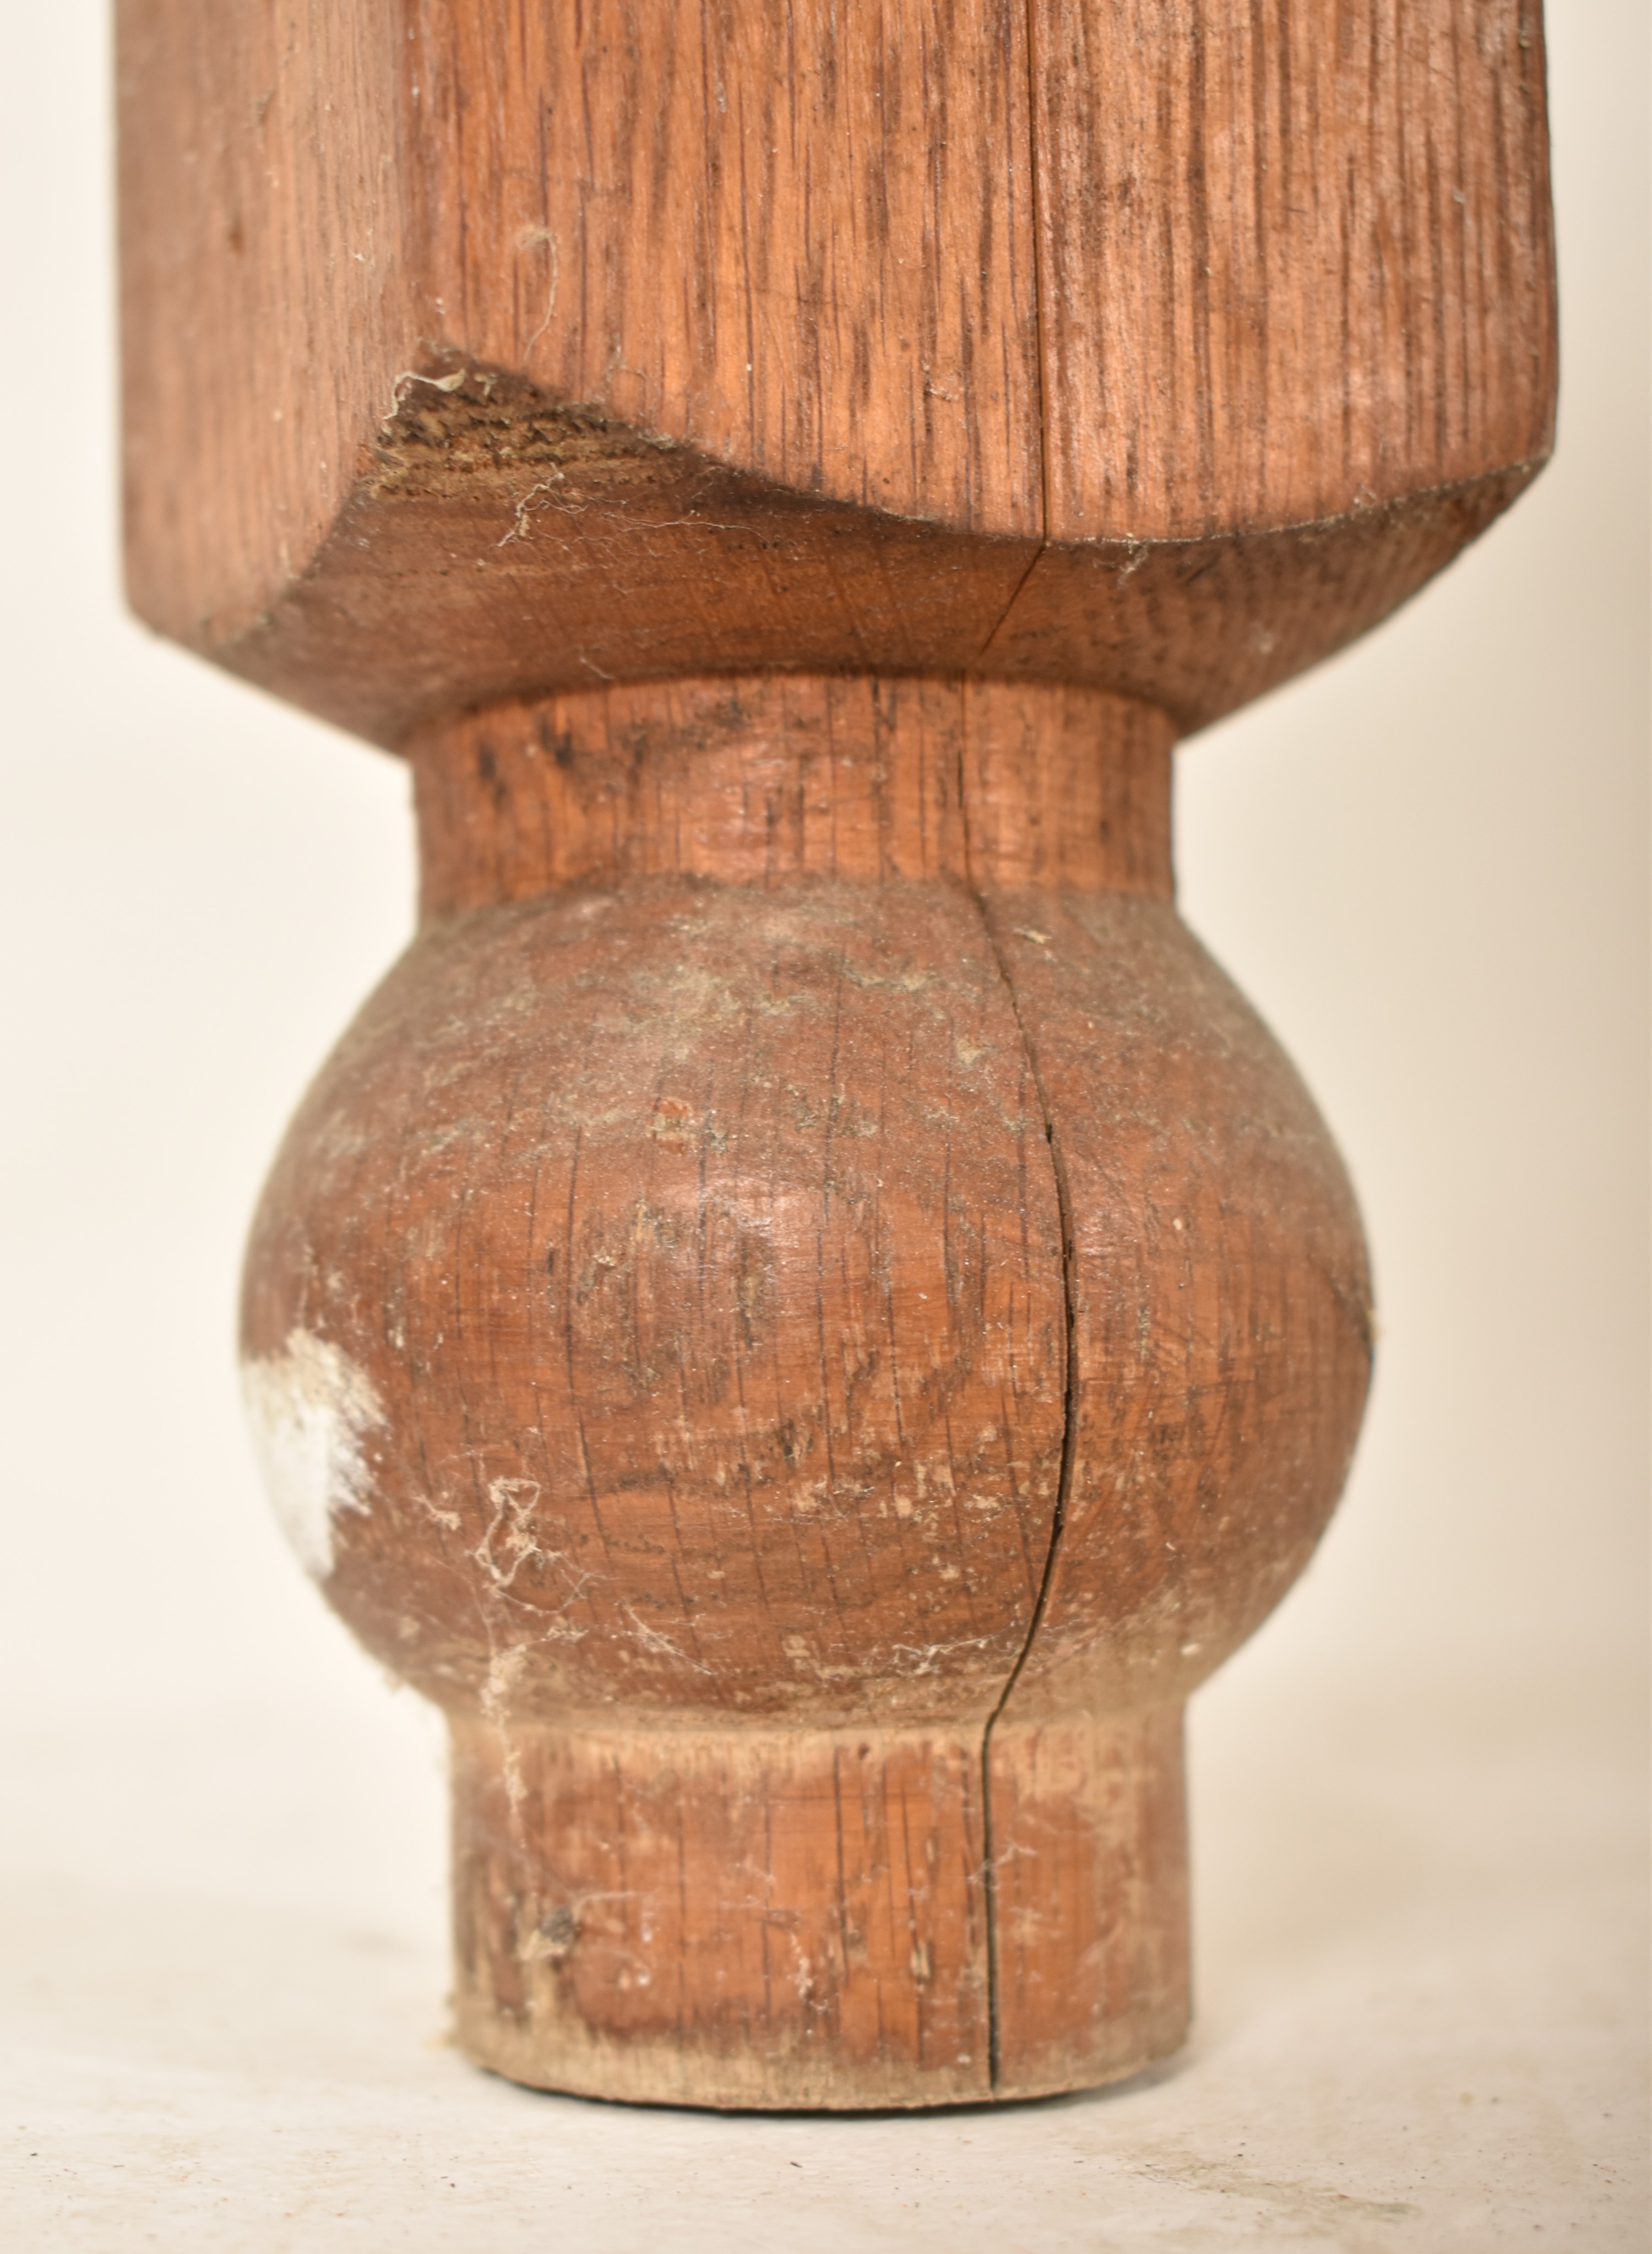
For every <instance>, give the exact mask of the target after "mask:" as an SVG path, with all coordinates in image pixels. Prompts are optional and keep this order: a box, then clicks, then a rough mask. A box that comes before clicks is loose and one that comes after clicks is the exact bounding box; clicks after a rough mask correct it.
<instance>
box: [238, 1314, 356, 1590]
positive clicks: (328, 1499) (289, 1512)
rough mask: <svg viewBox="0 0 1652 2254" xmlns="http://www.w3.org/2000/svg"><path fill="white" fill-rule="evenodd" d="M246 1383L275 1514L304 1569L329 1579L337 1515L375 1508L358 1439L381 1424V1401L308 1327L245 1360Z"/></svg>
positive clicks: (342, 1357)
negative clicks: (258, 1357) (263, 1356)
mask: <svg viewBox="0 0 1652 2254" xmlns="http://www.w3.org/2000/svg"><path fill="white" fill-rule="evenodd" d="M241 1383H242V1397H243V1398H244V1400H245V1402H246V1404H247V1421H248V1424H249V1425H251V1427H252V1441H253V1448H254V1451H255V1453H256V1455H257V1458H258V1464H259V1468H260V1469H261V1470H262V1473H263V1475H264V1484H265V1486H266V1487H267V1488H268V1489H269V1499H270V1501H271V1502H272V1503H274V1505H275V1509H276V1517H277V1518H278V1519H279V1520H280V1522H281V1526H282V1530H283V1533H284V1534H285V1535H286V1537H287V1539H288V1541H289V1542H290V1543H291V1544H292V1546H293V1548H294V1549H295V1550H296V1551H297V1553H298V1556H299V1558H301V1559H302V1560H303V1562H304V1570H305V1572H308V1573H310V1574H311V1575H312V1576H313V1577H314V1579H317V1580H318V1581H325V1579H326V1578H327V1576H328V1575H329V1574H330V1573H331V1572H332V1521H333V1516H334V1514H335V1513H336V1512H338V1511H340V1510H359V1511H361V1512H363V1513H365V1512H366V1511H367V1509H369V1508H370V1507H371V1496H372V1488H373V1478H372V1474H371V1472H370V1471H369V1470H368V1467H367V1458H366V1456H365V1455H364V1454H363V1453H362V1448H361V1443H362V1440H363V1439H364V1437H365V1436H366V1435H367V1433H368V1432H372V1431H373V1430H374V1427H375V1426H376V1425H382V1424H383V1422H384V1410H383V1406H382V1404H381V1402H380V1400H379V1397H378V1395H377V1394H376V1393H375V1392H374V1389H373V1382H372V1380H371V1379H370V1378H369V1377H368V1376H367V1372H366V1371H365V1370H363V1369H357V1368H356V1366H355V1364H354V1363H353V1362H352V1361H350V1360H349V1358H348V1356H347V1355H342V1354H340V1353H339V1349H338V1348H337V1347H336V1346H329V1345H328V1343H327V1341H325V1339H318V1338H317V1337H316V1336H315V1334H313V1333H312V1332H311V1331H305V1330H293V1331H289V1332H288V1334H287V1342H286V1344H285V1346H284V1347H283V1348H282V1350H281V1352H280V1353H279V1354H277V1355H270V1356H269V1359H268V1360H266V1361H262V1362H242V1366H241Z"/></svg>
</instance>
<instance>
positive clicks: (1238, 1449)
mask: <svg viewBox="0 0 1652 2254" xmlns="http://www.w3.org/2000/svg"><path fill="white" fill-rule="evenodd" d="M410 748H411V751H412V754H413V758H414V762H415V768H416V777H417V790H418V803H419V811H420V823H421V835H422V838H423V855H424V864H423V865H424V879H423V921H422V924H421V928H420V932H419V935H418V936H417V938H416V941H415V942H414V944H413V945H412V947H411V948H410V949H409V951H408V953H407V955H406V956H404V958H403V959H402V962H401V963H400V964H398V965H397V967H396V968H395V970H393V971H392V972H391V974H390V976H389V977H388V979H387V980H386V981H385V983H384V984H383V985H382V986H381V989H380V991H379V992H378V993H377V995H376V996H375V997H374V998H373V1000H372V1001H371V1002H370V1003H369V1004H368V1005H367V1009H366V1010H365V1011H364V1012H363V1013H362V1015H361V1017H360V1019H359V1020H358V1021H357V1023H356V1025H355V1026H353V1028H352V1030H351V1031H350V1033H348V1034H346V1037H345V1040H344V1041H343V1042H342V1043H341V1044H340V1046H339V1049H338V1050H337V1052H336V1053H335V1054H334V1056H333V1057H332V1060H331V1061H330V1062H329V1063H328V1065H327V1066H326V1067H325V1069H324V1071H323V1073H322V1075H321V1076H320V1078H319V1080H318V1082H317V1083H316V1085H315V1087H314V1088H313V1089H312V1090H311V1094H310V1095H309V1096H308V1098H307V1099H306V1101H305V1103H304V1106H303V1108H302V1110H300V1112H299V1114H298V1117H297V1119H296V1120H295V1122H294V1124H293V1126H292V1128H291V1130H290V1134H289V1136H288V1138H287V1141H286V1144H285V1146H284V1148H283V1152H282V1154H281V1157H280V1159H279V1160H278V1162H277V1165H276V1169H275V1173H274V1174H273V1176H272V1179H271V1181H270V1183H269V1188H268V1190H267V1192H266V1194H265V1197H264V1201H263V1205H262V1210H261V1212H260V1215H259V1218H258V1221H257V1223H256V1227H255V1234H254V1237H253V1242H252V1246H251V1250H250V1253H249V1256H248V1271H247V1284H246V1298H245V1316H244V1351H245V1355H246V1358H247V1380H248V1398H249V1401H250V1403H251V1404H252V1409H253V1414H254V1420H255V1426H256V1428H257V1429H258V1431H259V1432H260V1434H261V1437H262V1446H263V1450H264V1453H265V1457H266V1460H267V1463H268V1466H269V1474H270V1478H271V1481H272V1486H273V1488H274V1492H275V1495H276V1501H277V1503H278V1505H279V1506H280V1507H281V1509H282V1510H283V1517H284V1518H285V1519H286V1521H287V1523H288V1524H289V1528H290V1531H292V1532H293V1534H294V1536H295V1538H296V1540H297V1544H298V1546H299V1548H300V1551H301V1552H302V1553H303V1554H304V1557H305V1558H306V1561H307V1562H308V1563H309V1564H310V1565H311V1570H312V1571H313V1572H316V1574H317V1576H318V1579H321V1580H322V1582H323V1584H324V1586H325V1590H326V1593H327V1595H328V1597H329V1599H330V1600H331V1601H332V1603H333V1605H334V1606H335V1607H337V1609H338V1610H339V1612H340V1613H341V1614H343V1616H344V1617H345V1619H346V1620H347V1621H349V1623H350V1624H351V1626H352V1627H353V1628H354V1630H355V1631H356V1633H357V1634H358V1635H360V1637H361V1639H362V1640H363V1642H366V1643H367V1646H368V1647H369V1648H370V1649H372V1650H373V1651H374V1652H375V1653H376V1654H377V1655H378V1656H380V1657H381V1658H382V1659H383V1660H384V1661H386V1662H387V1663H388V1664H389V1665H390V1666H391V1667H393V1668H394V1669H395V1670H397V1671H398V1672H399V1673H401V1674H402V1675H403V1676H404V1677H406V1678H407V1679H408V1680H409V1682H411V1683H413V1684H415V1685H416V1687H417V1688H419V1689H420V1690H422V1691H424V1692H425V1693H426V1694H427V1695H428V1696H430V1697H431V1698H435V1699H436V1700H437V1702H438V1703H439V1704H440V1705H443V1706H444V1708H445V1709H446V1710H447V1711H448V1712H449V1714H450V1715H451V1719H452V1726H453V1740H454V1784H455V1827H456V1828H455V1887H456V1919H457V1942H458V2022H459V2031H460V2035H461V2039H462V2040H463V2041H464V2043H465V2047H466V2048H467V2049H468V2050H469V2051H470V2052H471V2053H472V2055H473V2056H475V2057H476V2058H478V2059H479V2060H480V2061H483V2062H484V2063H486V2064H488V2065H491V2066H494V2067H496V2068H499V2069H500V2071H502V2072H504V2073H507V2074H509V2075H514V2076H515V2077H516V2078H518V2079H520V2080H521V2081H524V2082H535V2083H540V2084H543V2085H546V2086H550V2087H556V2088H561V2089H575V2090H583V2091H588V2092H592V2093H596V2094H599V2095H603V2096H620V2097H639V2098H654V2099H664V2100H674V2099H675V2100H684V2101H692V2102H695V2103H712V2104H725V2105H756V2106H789V2105H809V2106H816V2105H823V2106H835V2107H856V2106H868V2105H879V2106H881V2105H915V2104H926V2103H941V2102H949V2101H957V2100H964V2099H976V2098H982V2097H986V2096H995V2095H996V2096H1023V2095H1031V2094H1034V2093H1036V2092H1040V2091H1047V2090H1054V2089H1070V2088H1076V2087H1082V2086H1084V2085H1087V2084H1090V2083H1095V2082H1103V2081H1106V2080H1109V2079H1111V2078H1114V2077H1117V2076H1118V2075H1125V2074H1128V2073H1131V2072H1132V2071H1134V2070H1136V2069H1137V2068H1139V2067H1141V2066H1142V2065H1144V2064H1145V2063H1146V2062H1147V2061H1150V2060H1151V2059H1152V2058H1155V2057H1158V2056H1160V2055H1162V2054H1165V2053H1166V2052H1167V2051H1169V2050H1171V2049H1173V2048H1174V2047H1175V2046H1176V2044H1177V2043H1178V2042H1179V2041H1180V2038H1181V2035H1182V2033H1183V2030H1184V2028H1185V2026H1186V2020H1187V1942H1186V1926H1187V1883H1186V1848H1185V1842H1184V1838H1183V1831H1182V1814H1181V1806H1182V1799H1181V1769H1180V1761H1181V1751H1180V1746H1181V1709H1182V1706H1183V1704H1184V1702H1185V1700H1186V1698H1187V1694H1188V1692H1189V1691H1191V1690H1192V1689H1193V1688H1194V1685H1195V1684H1197V1683H1198V1682H1199V1681H1200V1680H1201V1678H1202V1677H1204V1676H1205V1675H1206V1674H1207V1673H1208V1671H1209V1670H1210V1669H1211V1668H1212V1667H1214V1666H1215V1664H1216V1663H1218V1662H1219V1661H1220V1660H1221V1659H1222V1656H1224V1655H1225V1654H1226V1653H1227V1652H1228V1651H1229V1650H1231V1649H1233V1647H1234V1646H1235V1645H1236V1643H1237V1642H1239V1641H1240V1640H1241V1639H1242V1638H1243V1636H1244V1635H1247V1634H1248V1633H1249V1632H1250V1629H1251V1628H1254V1627H1255V1626H1256V1624H1257V1621H1260V1620H1261V1619H1262V1618H1263V1616H1264V1614H1266V1612H1267V1611H1268V1610H1269V1609H1270V1608H1271V1606H1272V1605H1273V1604H1274V1603H1275V1602H1276V1601H1277V1600H1278V1597H1279V1595H1280V1594H1281V1593H1283V1591H1284V1589H1285V1586H1287V1585H1288V1583H1289V1582H1290V1580H1291V1579H1292V1577H1293V1576H1294V1575H1295V1574H1296V1573H1297V1572H1299V1570H1300V1568H1301V1566H1302V1565H1303V1564H1304V1562H1305V1560H1306V1558H1307V1556H1308V1553H1309V1551H1310V1550H1311V1549H1312V1547H1313V1543H1314V1541H1315V1539H1316V1537H1317V1536H1318V1534H1319V1532H1320V1529H1321V1527H1322V1526H1323V1524H1324V1522H1325V1519H1326V1517H1327V1514H1328V1512H1329V1510H1330V1509H1331V1506H1332V1504H1333V1502H1334V1500H1335V1497H1336V1495H1337V1493H1338V1490H1339V1488H1341V1482H1342V1479H1343V1475H1344V1472H1345V1469H1346V1466H1347V1462H1348V1454H1349V1452H1350V1450H1351V1447H1352V1445H1353V1441H1354V1437H1355V1431H1356V1429H1357V1425H1358V1422H1359V1417H1360V1412H1361V1408H1362V1403H1363V1398H1364V1393H1365V1387H1366V1383H1367V1376H1368V1369H1369V1313H1368V1300H1369V1285H1368V1278H1367V1273H1366V1266H1365V1258H1364V1252H1363V1247H1362V1241H1361V1236H1360V1230H1359V1224H1358V1220H1357V1216H1356V1215H1355V1209H1354V1205H1353V1201H1352V1199H1351V1196H1350V1194H1349V1191H1348V1185H1347V1182H1346V1180H1345V1178H1344V1176H1343V1173H1342V1171H1341V1166H1340V1164H1339V1162H1338V1160H1337V1158H1336V1155H1335V1152H1334V1149H1333V1147H1332V1145H1331V1144H1330V1142H1329V1140H1328V1138H1327V1135H1326V1133H1325V1131H1324V1128H1323V1126H1322V1125H1321V1124H1320V1121H1319V1119H1318V1117H1317V1115H1316V1114H1315V1112H1314V1110H1313V1106H1312V1104H1311V1103H1310V1101H1309V1099H1308V1097H1307V1096H1306V1093H1305V1092H1304V1090H1303V1089H1302V1087H1301V1085H1300V1083H1299V1081H1298V1079H1297V1077H1296V1075H1295V1074H1294V1073H1293V1071H1292V1068H1291V1067H1290V1065H1289V1064H1288V1062H1287V1061H1285V1058H1284V1057H1283V1056H1282V1055H1281V1054H1280V1053H1279V1051H1278V1048H1277V1047H1276V1046H1275V1045H1274V1043H1273V1042H1272V1040H1271V1038H1270V1037H1269V1035H1268V1034H1267V1033H1266V1031H1265V1029H1264V1027H1263V1026H1261V1025H1260V1024H1259V1022H1258V1021H1257V1019H1256V1017H1255V1016H1254V1014H1253V1013H1252V1012H1250V1010H1249V1009H1248V1008H1247V1007H1246V1005H1245V1004H1244V1003H1243V1000H1242V999H1241V998H1240V997H1239V996H1238V995H1237V994H1236V992H1235V991H1234V990H1233V988H1232V987H1231V986H1230V985H1229V983H1228V981H1227V980H1226V979H1225V978H1224V977H1222V973H1221V972H1220V971H1219V970H1216V969H1215V966H1214V965H1213V964H1212V963H1210V961H1209V959H1208V957H1207V956H1205V955H1204V953H1203V952H1202V950H1201V949H1200V948H1199V946H1198V945H1197V943H1196V942H1194V940H1193V939H1192V937H1191V936H1190V935H1188V933H1187V931H1186V929H1185V928H1183V926H1182V925H1181V924H1180V921H1178V919H1177V916H1176V914H1175V910H1174V907H1173V902H1172V898H1171V880H1170V859H1169V830H1168V805H1169V761H1170V750H1171V730H1170V725H1169V723H1168V722H1167V721H1166V719H1165V718H1163V717H1162V716H1161V715H1159V713H1157V712H1155V711H1152V710H1151V709H1149V708H1147V707H1145V706H1143V705H1140V704H1131V703H1128V702H1125V701H1124V700H1121V699H1119V698H1116V697H1108V696H1105V695H1103V694H1101V693H1099V692H1096V691H1090V690H1061V689H1028V688H1025V687H1009V686H1005V685H1003V684H991V683H961V682H957V681H932V680H900V681H892V680H878V679H867V678H843V679H837V678H832V679H826V678H819V679H816V678H799V677H769V678H761V679H741V680H720V681H713V680H707V681H687V682H677V683H669V684H664V685H660V684H654V685H648V686H643V687H634V686H633V687H625V688H620V687H615V688H613V689H609V690H595V691H593V692H591V694H589V695H584V696H578V697H562V698H555V699H550V700H547V701H543V702H541V703H539V704H519V705H512V706H506V707H496V708H493V709H491V710H489V711H484V712H481V713H479V714H477V715H474V716H472V717H470V718H465V719H462V720H458V721H456V722H453V723H451V724H449V725H444V726H443V727H439V728H436V729H432V730H431V731H430V732H427V733H426V735H425V736H423V738H422V739H419V740H418V741H416V743H414V744H413V745H412V746H411V747H410Z"/></svg>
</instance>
